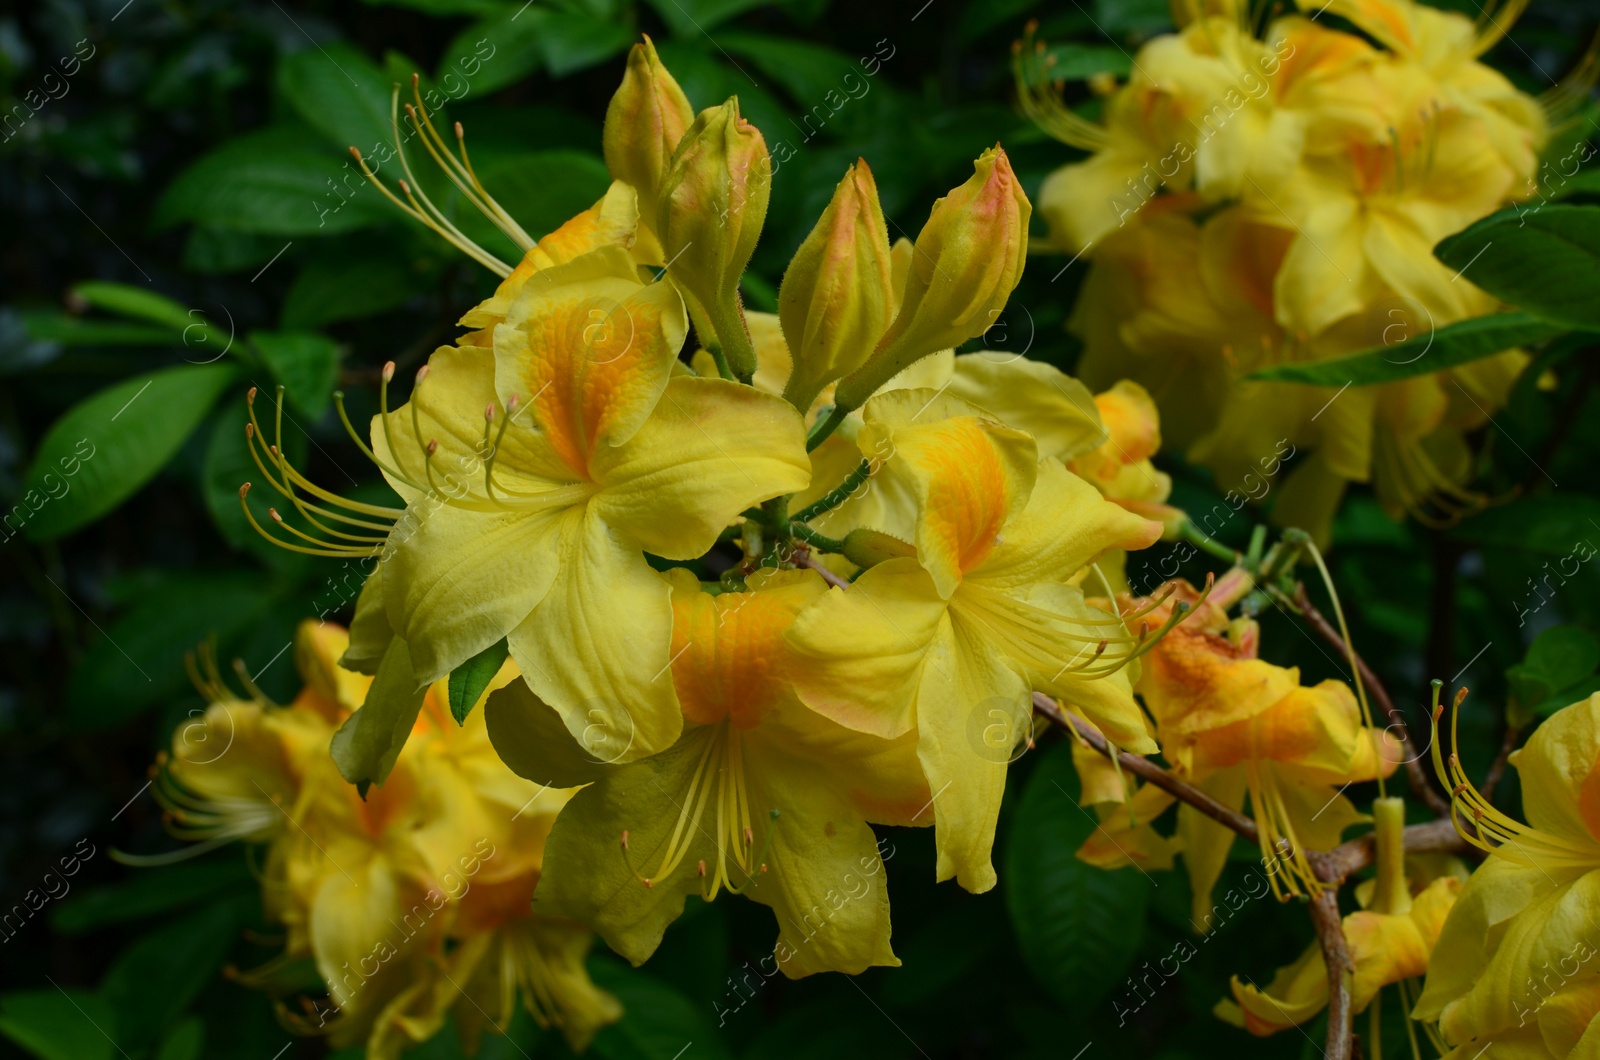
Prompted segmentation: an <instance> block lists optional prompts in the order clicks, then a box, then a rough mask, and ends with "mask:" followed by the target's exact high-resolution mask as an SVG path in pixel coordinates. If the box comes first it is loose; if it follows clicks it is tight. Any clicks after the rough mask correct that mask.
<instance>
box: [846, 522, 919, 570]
mask: <svg viewBox="0 0 1600 1060" xmlns="http://www.w3.org/2000/svg"><path fill="white" fill-rule="evenodd" d="M842 552H843V555H844V558H845V559H847V560H849V561H850V562H851V563H854V564H855V565H856V566H858V567H863V568H865V567H874V566H877V565H878V564H879V563H882V562H883V561H884V560H890V559H902V558H905V557H908V556H915V555H916V554H917V547H916V546H915V545H913V544H912V543H911V542H909V541H902V540H900V539H899V538H898V537H895V536H894V535H893V534H886V533H884V532H883V531H882V530H872V529H869V528H867V527H865V526H858V527H856V528H855V529H854V530H852V531H850V532H849V533H848V534H846V535H844V548H843V550H842Z"/></svg>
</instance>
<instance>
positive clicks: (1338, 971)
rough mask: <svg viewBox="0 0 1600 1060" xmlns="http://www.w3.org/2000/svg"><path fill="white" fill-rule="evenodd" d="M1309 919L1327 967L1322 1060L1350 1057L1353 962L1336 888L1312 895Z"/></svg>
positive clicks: (1344, 1059) (1348, 1059) (1349, 1059)
mask: <svg viewBox="0 0 1600 1060" xmlns="http://www.w3.org/2000/svg"><path fill="white" fill-rule="evenodd" d="M1311 923H1312V925H1313V926H1314V927H1315V928H1316V929H1317V944H1318V945H1319V946H1321V947H1322V959H1323V962H1324V963H1325V964H1326V965H1327V968H1328V1046H1327V1049H1326V1050H1325V1051H1324V1053H1323V1056H1324V1058H1325V1060H1351V1055H1352V1045H1353V1043H1352V1042H1351V1026H1350V1024H1351V1012H1350V978H1351V976H1352V975H1353V974H1354V973H1355V963H1354V962H1353V961H1351V959H1350V945H1349V943H1347V942H1346V941H1345V937H1344V918H1343V917H1341V916H1340V915H1339V889H1338V888H1337V887H1329V888H1328V889H1327V890H1324V891H1322V892H1320V893H1319V894H1318V895H1317V896H1316V897H1315V898H1313V899H1311Z"/></svg>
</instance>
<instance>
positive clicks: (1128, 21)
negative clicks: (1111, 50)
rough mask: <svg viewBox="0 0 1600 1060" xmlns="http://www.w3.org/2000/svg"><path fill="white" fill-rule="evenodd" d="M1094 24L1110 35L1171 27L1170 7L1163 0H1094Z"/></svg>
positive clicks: (1152, 31)
mask: <svg viewBox="0 0 1600 1060" xmlns="http://www.w3.org/2000/svg"><path fill="white" fill-rule="evenodd" d="M1094 25H1095V26H1096V27H1097V28H1098V29H1099V30H1100V31H1101V32H1102V33H1106V34H1110V35H1111V36H1117V35H1119V34H1127V35H1130V36H1131V35H1136V34H1137V35H1144V36H1148V35H1149V34H1152V33H1158V32H1160V31H1162V30H1167V29H1171V28H1172V9H1171V8H1170V7H1169V6H1168V5H1167V3H1166V0H1095V3H1094Z"/></svg>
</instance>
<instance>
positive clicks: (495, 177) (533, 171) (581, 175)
mask: <svg viewBox="0 0 1600 1060" xmlns="http://www.w3.org/2000/svg"><path fill="white" fill-rule="evenodd" d="M473 164H474V165H475V166H476V167H477V170H478V176H479V177H480V178H481V179H482V180H483V185H484V187H486V188H488V189H489V192H490V194H492V195H493V196H494V197H495V198H496V199H497V200H498V201H499V202H500V205H501V206H503V207H505V209H506V212H507V213H509V214H510V215H511V216H512V217H514V218H516V219H517V223H518V224H520V225H522V227H523V228H525V229H527V230H528V232H529V234H531V235H532V236H533V237H534V238H536V239H539V238H543V237H544V235H545V234H546V233H548V232H551V231H554V230H555V229H556V228H559V227H560V226H561V225H562V224H564V223H565V222H566V221H567V219H568V218H570V217H572V216H573V215H574V214H578V213H582V212H583V211H584V210H587V209H588V208H589V207H591V206H593V205H594V204H595V203H596V202H597V201H599V199H600V197H601V196H602V195H604V194H605V193H606V189H607V188H608V187H610V186H611V174H610V173H609V172H607V170H606V164H605V163H604V162H602V161H601V160H600V159H599V158H597V157H596V156H594V155H591V154H585V153H584V152H582V151H519V152H516V153H513V154H495V155H493V156H491V157H490V158H488V159H485V160H483V161H481V162H480V161H479V160H478V157H477V155H476V153H474V155H473ZM468 209H470V207H469V208H468ZM460 214H461V216H460V217H459V218H458V219H457V222H456V223H457V224H458V225H460V226H461V229H462V230H463V231H464V232H466V233H467V234H468V235H469V236H472V237H473V238H474V239H477V240H478V241H479V242H480V243H488V242H491V241H493V242H497V243H499V244H502V245H503V246H504V247H505V248H507V252H508V253H512V252H514V248H512V246H511V243H510V241H508V240H506V239H505V237H504V236H502V235H501V234H500V231H499V229H496V228H494V227H493V226H491V225H490V223H489V221H488V220H487V219H486V218H484V217H483V216H482V215H481V214H479V213H478V212H477V211H476V210H472V211H471V212H467V210H462V211H460ZM520 257H521V255H520V254H516V256H514V257H512V258H510V260H511V261H516V260H517V259H518V258H520Z"/></svg>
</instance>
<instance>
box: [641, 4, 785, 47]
mask: <svg viewBox="0 0 1600 1060" xmlns="http://www.w3.org/2000/svg"><path fill="white" fill-rule="evenodd" d="M647 2H648V3H649V4H650V6H651V8H652V9H654V10H655V13H656V14H658V15H660V16H661V21H663V22H665V23H666V24H667V25H668V26H670V27H671V29H672V33H673V36H675V37H683V38H690V37H697V36H700V35H701V34H704V33H705V32H706V31H708V30H710V29H712V28H713V27H715V26H719V25H721V24H722V23H724V22H726V21H728V20H729V19H730V18H733V17H734V16H735V15H738V14H741V13H743V12H745V11H749V10H751V9H752V8H757V7H767V6H769V5H770V4H771V3H772V0H647Z"/></svg>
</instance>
